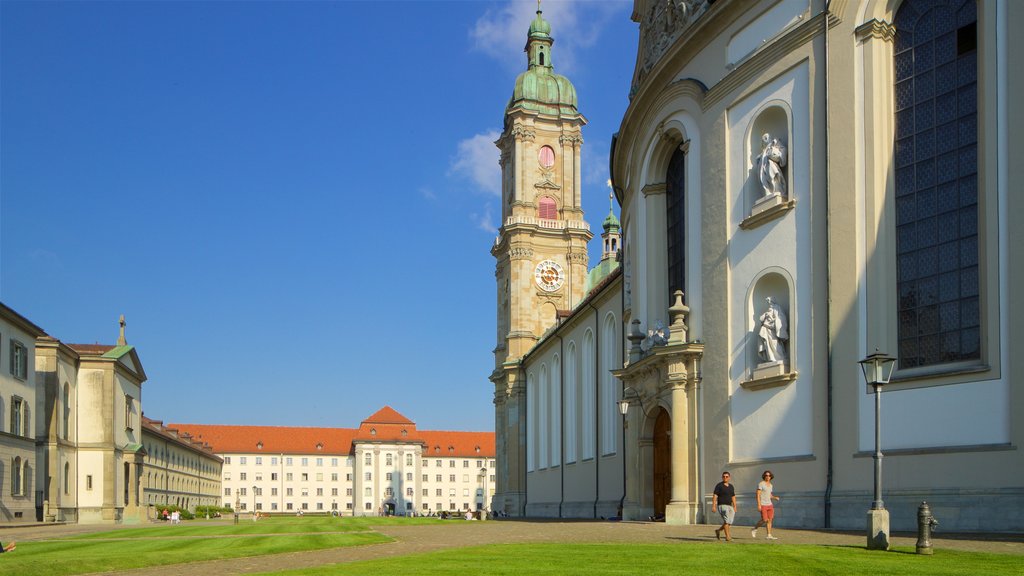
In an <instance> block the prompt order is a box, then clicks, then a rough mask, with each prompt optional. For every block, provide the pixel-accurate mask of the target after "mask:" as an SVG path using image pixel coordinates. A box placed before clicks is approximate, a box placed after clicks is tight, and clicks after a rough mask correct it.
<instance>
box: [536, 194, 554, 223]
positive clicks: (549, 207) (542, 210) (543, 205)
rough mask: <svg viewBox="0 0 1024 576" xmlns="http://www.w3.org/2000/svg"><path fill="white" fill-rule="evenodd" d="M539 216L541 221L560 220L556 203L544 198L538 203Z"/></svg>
mask: <svg viewBox="0 0 1024 576" xmlns="http://www.w3.org/2000/svg"><path fill="white" fill-rule="evenodd" d="M537 216H538V217H539V218H540V219H541V220H558V207H557V206H556V205H555V201H554V200H553V199H551V198H549V197H547V196H544V197H543V198H541V199H540V201H539V202H537Z"/></svg>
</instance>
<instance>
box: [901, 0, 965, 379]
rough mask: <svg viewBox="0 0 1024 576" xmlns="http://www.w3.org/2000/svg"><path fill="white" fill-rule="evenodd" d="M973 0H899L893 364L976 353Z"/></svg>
mask: <svg viewBox="0 0 1024 576" xmlns="http://www.w3.org/2000/svg"><path fill="white" fill-rule="evenodd" d="M976 11H977V7H976V4H975V1H974V0H928V1H920V0H907V1H905V2H903V3H902V4H901V5H900V9H899V11H897V13H896V18H895V20H894V24H895V27H896V39H895V62H894V68H895V81H896V91H895V96H896V102H895V108H896V147H895V165H896V271H897V295H898V302H897V306H898V318H899V320H898V327H897V330H898V334H899V354H898V356H899V366H900V368H914V367H919V366H932V365H937V364H945V363H951V362H960V361H965V360H977V359H979V358H980V357H981V305H980V304H981V303H980V293H979V289H980V287H979V256H980V250H979V245H978V87H977V69H978V51H977V43H978V40H977V13H976Z"/></svg>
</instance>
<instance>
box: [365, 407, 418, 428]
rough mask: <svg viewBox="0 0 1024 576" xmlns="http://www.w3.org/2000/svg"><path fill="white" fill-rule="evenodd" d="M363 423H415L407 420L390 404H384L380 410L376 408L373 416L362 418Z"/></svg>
mask: <svg viewBox="0 0 1024 576" xmlns="http://www.w3.org/2000/svg"><path fill="white" fill-rule="evenodd" d="M363 423H364V424H366V423H374V424H409V425H412V426H415V425H416V424H414V423H413V421H412V420H409V419H408V418H406V417H405V416H402V415H401V414H399V413H398V411H397V410H395V409H394V408H392V407H391V406H385V407H383V408H381V409H380V410H377V411H376V412H374V413H373V416H370V417H369V418H367V419H366V420H363Z"/></svg>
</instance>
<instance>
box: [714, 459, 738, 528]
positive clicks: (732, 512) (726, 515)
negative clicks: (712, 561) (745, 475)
mask: <svg viewBox="0 0 1024 576" xmlns="http://www.w3.org/2000/svg"><path fill="white" fill-rule="evenodd" d="M730 478H732V476H731V475H730V474H729V473H728V472H722V481H721V482H719V483H718V484H716V485H715V493H714V497H712V499H711V511H712V512H718V514H719V515H720V516H721V517H722V526H721V527H720V528H717V529H716V530H715V538H718V539H719V540H721V539H722V532H725V541H726V542H732V534H731V533H730V532H729V528H730V527H731V526H732V523H733V521H734V520H735V519H736V487H735V486H733V485H732V484H730V483H729V479H730Z"/></svg>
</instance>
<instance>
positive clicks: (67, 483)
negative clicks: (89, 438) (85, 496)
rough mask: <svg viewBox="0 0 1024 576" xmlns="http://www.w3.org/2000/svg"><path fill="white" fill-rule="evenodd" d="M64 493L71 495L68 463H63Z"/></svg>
mask: <svg viewBox="0 0 1024 576" xmlns="http://www.w3.org/2000/svg"><path fill="white" fill-rule="evenodd" d="M64 493H65V494H70V493H71V464H70V463H69V462H65V463H64Z"/></svg>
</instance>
